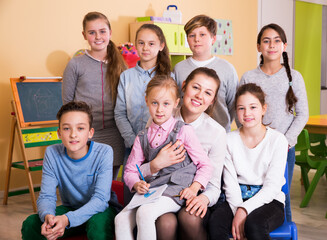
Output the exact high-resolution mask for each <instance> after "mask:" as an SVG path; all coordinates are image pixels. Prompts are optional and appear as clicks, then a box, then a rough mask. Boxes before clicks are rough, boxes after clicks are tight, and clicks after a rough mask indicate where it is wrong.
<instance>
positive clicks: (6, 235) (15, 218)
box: [0, 166, 327, 240]
mask: <svg viewBox="0 0 327 240" xmlns="http://www.w3.org/2000/svg"><path fill="white" fill-rule="evenodd" d="M303 195H304V188H303V186H301V185H300V169H299V167H297V166H295V170H294V177H293V183H292V189H291V199H292V212H293V221H294V222H295V223H296V225H297V227H298V232H299V235H298V236H299V239H300V240H322V239H327V219H326V218H325V215H326V212H327V181H326V178H325V177H322V178H321V179H320V181H319V184H318V187H317V189H316V191H315V192H314V194H313V196H312V199H311V201H310V203H309V205H308V207H306V208H300V207H299V204H300V201H301V199H302V197H303ZM0 200H1V203H2V199H0ZM8 203H9V204H8V205H7V206H3V205H2V204H0V239H1V240H16V239H21V235H20V228H21V225H22V222H23V221H24V219H25V218H26V217H27V216H28V215H30V214H32V213H33V212H32V206H31V202H30V196H29V194H25V195H20V196H14V197H10V198H9V201H8Z"/></svg>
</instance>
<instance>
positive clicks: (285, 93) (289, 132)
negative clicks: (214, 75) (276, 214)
mask: <svg viewBox="0 0 327 240" xmlns="http://www.w3.org/2000/svg"><path fill="white" fill-rule="evenodd" d="M286 46H287V39H286V35H285V32H284V30H283V29H282V28H281V27H280V26H278V25H277V24H269V25H266V26H264V27H263V28H262V29H261V31H260V32H259V34H258V38H257V48H258V51H259V52H261V53H262V54H261V63H260V65H259V66H258V67H257V68H256V69H254V70H251V71H248V72H246V73H245V74H244V75H243V76H242V78H241V81H240V85H243V84H246V83H255V84H257V85H258V86H260V87H261V88H262V90H263V91H264V92H265V94H266V102H267V105H268V110H267V113H266V114H265V116H264V118H263V123H264V124H265V125H269V126H270V127H271V128H274V129H276V130H278V131H279V132H281V133H283V134H284V135H285V137H286V139H287V140H288V144H289V151H288V156H287V163H288V177H289V185H291V182H292V176H293V169H294V163H295V149H294V146H295V144H296V141H297V137H298V135H299V134H300V132H301V131H302V129H303V128H304V126H305V124H306V122H307V121H308V118H309V110H308V100H307V94H306V89H305V84H304V81H303V78H302V75H301V74H300V73H299V72H297V71H296V70H294V69H290V66H289V63H288V56H287V52H286ZM281 57H283V64H281V63H280V59H281ZM289 187H290V186H289ZM285 210H286V217H287V220H288V221H291V219H292V215H291V208H290V196H289V194H288V195H287V196H286V208H285Z"/></svg>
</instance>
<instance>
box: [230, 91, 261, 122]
mask: <svg viewBox="0 0 327 240" xmlns="http://www.w3.org/2000/svg"><path fill="white" fill-rule="evenodd" d="M266 110H267V105H266V104H265V105H263V106H262V104H261V103H260V101H259V99H258V98H257V97H256V96H255V95H253V94H251V93H249V92H245V93H244V94H243V95H240V96H239V97H238V98H237V103H236V114H237V117H238V120H239V122H240V123H241V124H242V125H243V128H253V127H258V126H260V127H261V125H262V117H263V115H264V114H265V113H266Z"/></svg>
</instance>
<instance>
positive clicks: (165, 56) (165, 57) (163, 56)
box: [154, 43, 171, 76]
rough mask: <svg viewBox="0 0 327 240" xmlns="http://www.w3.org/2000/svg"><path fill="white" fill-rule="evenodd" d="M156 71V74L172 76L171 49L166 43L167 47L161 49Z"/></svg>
mask: <svg viewBox="0 0 327 240" xmlns="http://www.w3.org/2000/svg"><path fill="white" fill-rule="evenodd" d="M154 71H155V72H156V75H167V76H170V73H171V63H170V58H169V50H168V47H167V45H166V43H165V47H164V48H163V49H162V51H159V53H158V56H157V66H156V67H155V69H154Z"/></svg>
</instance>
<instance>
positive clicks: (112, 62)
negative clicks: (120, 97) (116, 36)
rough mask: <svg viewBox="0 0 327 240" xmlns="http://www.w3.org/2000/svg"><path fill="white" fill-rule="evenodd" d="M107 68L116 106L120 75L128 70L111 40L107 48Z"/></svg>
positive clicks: (107, 76)
mask: <svg viewBox="0 0 327 240" xmlns="http://www.w3.org/2000/svg"><path fill="white" fill-rule="evenodd" d="M107 66H108V67H107V74H106V79H107V81H108V83H109V86H110V90H111V100H112V102H113V105H114V106H115V105H116V98H117V92H118V91H117V87H118V83H119V78H120V74H121V73H122V72H123V71H124V70H126V69H127V65H126V63H125V61H124V59H123V57H122V55H121V54H120V52H119V50H118V48H117V46H116V44H114V42H113V41H111V40H110V41H109V44H108V46H107Z"/></svg>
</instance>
